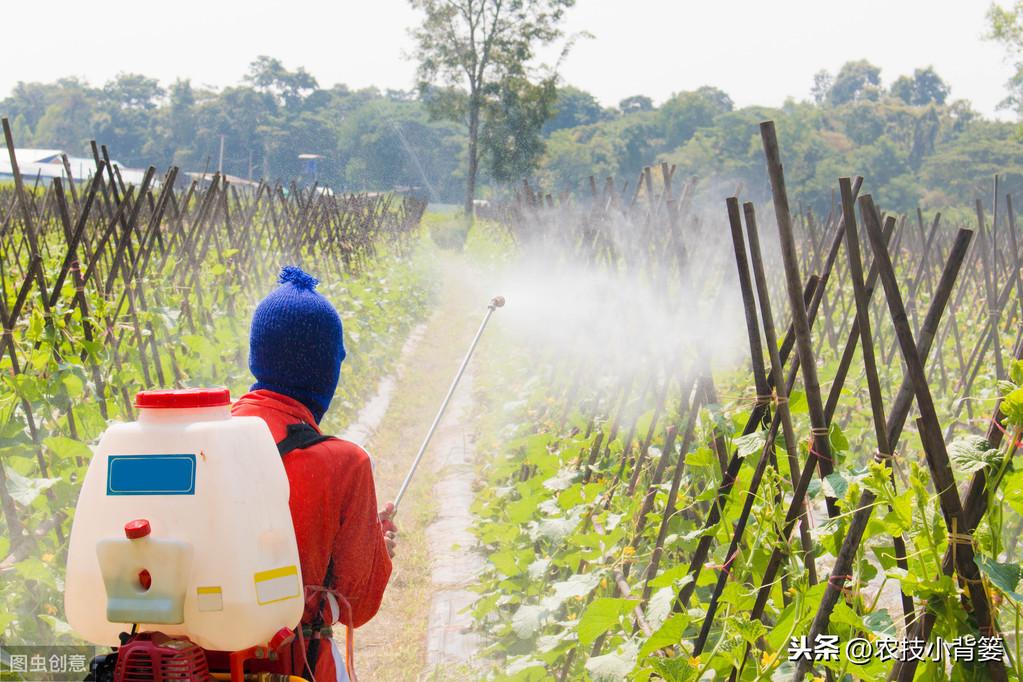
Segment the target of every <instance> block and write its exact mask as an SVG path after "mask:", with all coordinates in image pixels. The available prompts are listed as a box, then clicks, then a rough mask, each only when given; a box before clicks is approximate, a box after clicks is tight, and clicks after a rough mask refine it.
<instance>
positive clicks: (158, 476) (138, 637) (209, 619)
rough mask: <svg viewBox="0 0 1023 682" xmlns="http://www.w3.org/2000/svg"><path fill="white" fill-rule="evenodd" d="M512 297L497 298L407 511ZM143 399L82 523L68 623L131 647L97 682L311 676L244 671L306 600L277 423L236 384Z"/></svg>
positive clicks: (108, 662)
mask: <svg viewBox="0 0 1023 682" xmlns="http://www.w3.org/2000/svg"><path fill="white" fill-rule="evenodd" d="M503 305H504V298H503V297H501V296H496V297H495V298H493V299H492V300H491V301H490V305H489V306H488V310H487V314H486V316H485V317H484V318H483V322H482V324H480V327H479V330H478V331H477V332H476V336H475V337H474V338H473V340H472V344H471V345H470V346H469V350H468V352H467V353H466V355H465V358H464V359H463V360H462V364H461V366H460V367H459V368H458V373H457V374H456V375H455V379H454V381H453V382H452V383H451V387H450V388H449V389H448V393H447V395H446V396H445V398H444V402H443V403H441V406H440V410H439V411H438V412H437V416H436V417H435V418H434V420H433V424H432V425H431V426H430V429H429V431H428V432H427V434H426V438H425V439H424V440H423V443H422V445H421V446H420V448H419V452H418V453H416V457H415V460H414V461H413V462H412V466H411V468H410V469H409V472H408V475H407V476H406V477H405V481H404V482H403V483H402V485H401V489H400V490H399V491H398V494H397V496H396V497H395V500H394V506H395V509H397V506H398V504H399V503H400V502H401V499H402V497H404V495H405V491H406V490H407V489H408V486H409V483H410V482H411V480H412V477H413V475H414V474H415V471H416V469H417V468H418V466H419V463H420V461H421V460H422V458H423V454H424V453H425V452H426V448H427V446H428V445H429V443H430V439H431V438H432V437H433V434H434V432H435V431H436V430H437V426H438V424H439V423H440V420H441V417H442V416H443V415H444V411H445V410H446V409H447V406H448V403H449V402H450V401H451V397H452V395H453V394H454V392H455V388H456V387H457V386H458V382H459V380H461V378H462V375H463V374H464V373H465V368H466V366H467V365H468V363H469V360H470V358H471V357H472V354H473V352H474V351H475V350H476V345H477V344H478V343H479V340H480V337H481V336H482V334H483V330H484V329H485V328H486V326H487V323H488V322H489V321H490V317H491V315H493V313H494V311H495V310H496V309H498V308H500V307H502V306H503ZM135 406H136V408H138V415H139V416H138V420H137V421H134V422H129V423H123V424H113V425H111V426H110V427H109V428H108V429H107V431H106V432H105V433H104V434H103V436H102V438H101V439H100V441H99V444H98V445H97V446H96V452H95V454H94V455H93V458H92V460H91V461H90V463H89V468H88V470H87V472H86V475H85V479H84V480H83V482H82V490H81V493H80V495H79V499H78V505H77V507H76V508H77V510H78V512H77V513H76V514H75V518H74V521H73V524H72V527H71V536H70V542H69V547H68V562H67V575H66V580H65V595H64V603H65V612H66V614H67V620H68V623H69V624H70V625H71V627H72V629H73V630H74V631H75V632H76V633H77V634H78V635H79V636H81V637H82V638H84V639H86V640H88V641H90V642H93V643H94V644H99V645H107V646H112V647H117V649H116V651H115V652H114V653H111V654H106V655H103V656H98V657H97V658H96V659H94V660H93V661H92V665H91V666H90V667H91V670H90V674H89V677H88V678H87V680H94V681H95V682H211V681H212V680H230V681H231V682H246V681H247V680H254V679H259V680H260V681H261V682H262V681H264V680H265V681H266V682H288V681H289V680H290V681H293V682H301V679H302V678H299V677H294V676H291V677H289V676H287V675H277V674H268V673H259V674H258V675H251V674H247V673H245V671H244V666H245V663H246V661H251V660H254V659H255V660H260V659H262V660H274V659H276V658H277V656H278V654H279V653H280V652H282V651H284V649H285V648H286V647H288V646H289V645H290V644H291V642H292V641H293V639H294V638H295V630H294V628H295V625H296V624H297V623H298V622H299V621H300V620H301V617H302V612H303V609H304V605H305V600H304V597H303V593H304V588H303V585H302V572H301V569H300V567H299V556H298V546H297V543H296V539H295V529H294V525H293V523H292V520H291V512H290V509H289V506H288V496H289V494H290V491H289V483H288V478H287V475H286V473H285V471H284V467H283V465H282V463H281V451H280V449H279V447H278V444H277V443H275V442H274V439H273V436H272V435H271V434H270V429H269V428H268V427H267V425H266V422H264V421H263V420H262V419H260V418H258V417H238V416H233V415H232V414H231V400H230V394H229V393H228V391H227V389H185V390H170V391H142V392H141V393H139V394H138V395H137V396H136V401H135ZM140 626H144V628H145V630H144V631H140V629H141V628H140ZM157 629H158V631H157ZM128 630H130V632H129V631H128ZM204 650H208V651H220V652H229V664H230V673H226V672H225V673H218V672H211V671H210V669H209V666H208V662H207V655H206V652H205V651H204Z"/></svg>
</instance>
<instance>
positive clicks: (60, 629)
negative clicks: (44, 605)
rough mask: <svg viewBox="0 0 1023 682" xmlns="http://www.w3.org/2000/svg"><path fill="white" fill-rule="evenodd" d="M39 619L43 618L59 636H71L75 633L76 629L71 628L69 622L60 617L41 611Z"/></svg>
mask: <svg viewBox="0 0 1023 682" xmlns="http://www.w3.org/2000/svg"><path fill="white" fill-rule="evenodd" d="M39 620H41V621H43V622H45V623H46V624H47V625H49V626H50V630H52V631H53V634H55V635H58V636H61V637H70V636H72V635H74V634H75V632H74V630H72V629H71V626H70V625H68V624H67V623H65V622H64V621H62V620H61V619H60V618H57V617H55V616H50V615H48V614H45V613H41V614H39Z"/></svg>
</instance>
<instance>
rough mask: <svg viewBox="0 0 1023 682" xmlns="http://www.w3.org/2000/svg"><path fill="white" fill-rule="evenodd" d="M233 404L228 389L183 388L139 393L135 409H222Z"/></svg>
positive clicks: (136, 397)
mask: <svg viewBox="0 0 1023 682" xmlns="http://www.w3.org/2000/svg"><path fill="white" fill-rule="evenodd" d="M230 404H231V392H230V391H229V390H228V389H226V388H181V389H173V390H159V391H139V392H138V393H137V394H135V407H139V408H146V409H148V408H157V409H167V408H171V409H179V410H180V409H185V408H190V407H221V406H224V405H230Z"/></svg>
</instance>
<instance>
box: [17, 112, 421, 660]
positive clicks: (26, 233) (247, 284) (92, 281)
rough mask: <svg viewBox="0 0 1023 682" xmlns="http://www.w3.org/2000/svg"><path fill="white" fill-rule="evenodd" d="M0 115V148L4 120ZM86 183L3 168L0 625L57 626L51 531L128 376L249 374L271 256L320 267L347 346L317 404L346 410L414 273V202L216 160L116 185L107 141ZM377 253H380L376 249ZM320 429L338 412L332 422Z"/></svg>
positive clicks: (203, 378) (124, 406)
mask: <svg viewBox="0 0 1023 682" xmlns="http://www.w3.org/2000/svg"><path fill="white" fill-rule="evenodd" d="M3 123H4V132H5V134H6V138H7V144H8V147H13V141H12V140H11V135H10V128H9V127H8V124H7V121H6V119H5V120H4V121H3ZM94 151H95V153H96V172H95V173H94V174H93V175H92V177H91V180H90V181H89V182H88V183H83V184H79V185H77V186H76V185H75V184H72V183H67V182H62V181H61V180H60V179H56V180H54V181H53V182H52V184H50V185H44V184H42V183H38V182H37V183H35V184H28V183H30V182H31V179H28V178H25V179H24V180H22V179H21V178H18V182H17V184H16V185H14V186H8V187H4V188H2V189H0V234H2V236H0V287H2V296H0V324H2V325H3V341H2V344H3V350H2V354H3V358H2V360H0V370H2V371H0V377H2V378H0V380H2V382H3V389H2V390H0V423H2V425H3V426H2V431H0V461H2V466H0V505H2V517H3V523H4V531H5V532H4V533H3V534H2V535H0V555H2V557H3V559H2V560H0V575H2V579H0V580H2V582H0V631H3V632H4V634H5V637H4V640H5V641H6V642H8V643H14V644H17V643H38V642H62V641H70V638H71V637H72V635H71V632H70V629H69V628H68V626H67V624H66V623H65V622H64V621H63V620H62V614H63V590H62V585H63V570H64V561H65V557H66V550H67V535H68V532H69V530H70V526H71V519H72V514H73V512H74V505H75V501H76V500H77V498H78V488H79V486H80V483H81V479H82V476H83V475H84V473H85V468H86V466H87V465H88V462H89V458H90V457H91V455H92V452H91V450H90V449H89V445H88V444H89V443H91V442H93V441H94V440H95V439H96V438H98V436H99V435H100V434H101V433H102V432H103V430H104V429H105V428H106V425H107V422H108V421H109V420H120V421H125V420H132V419H134V418H135V417H134V414H135V412H134V408H133V401H134V396H135V393H136V392H137V391H138V390H141V389H143V388H147V387H154V386H164V387H171V386H208V385H226V386H228V387H230V388H231V389H232V392H233V393H234V395H236V396H237V395H241V394H242V393H244V392H245V390H247V388H248V385H249V383H251V380H250V379H249V378H248V372H247V371H246V365H245V357H246V353H247V348H248V318H249V315H250V311H251V309H252V307H253V306H254V305H255V303H256V302H257V301H258V300H259V298H260V297H261V296H262V295H264V294H265V293H266V291H268V290H269V288H270V287H271V286H272V285H273V282H274V279H275V277H276V274H277V269H278V268H279V263H296V264H300V265H305V266H306V267H309V268H316V269H322V270H324V271H326V270H327V269H328V268H329V269H330V270H332V271H335V272H341V273H345V281H344V283H343V285H340V284H339V278H337V277H332V278H331V281H330V282H327V283H325V286H324V287H323V290H324V291H325V292H327V295H329V296H331V297H332V298H333V299H334V300H335V301H337V302H338V304H339V307H341V308H342V309H343V310H344V311H346V319H345V324H346V331H347V333H348V337H349V339H350V340H351V341H355V340H358V341H359V342H360V343H359V351H358V352H357V353H353V354H352V357H351V360H350V361H349V363H346V365H345V376H344V379H343V380H342V387H341V389H340V394H339V396H338V398H337V399H336V401H335V403H336V404H339V405H341V408H340V410H338V409H337V408H335V412H336V414H334V415H333V419H334V420H337V423H339V424H340V423H344V421H345V420H347V419H348V418H350V417H351V416H352V415H353V414H354V413H355V411H356V409H357V408H358V407H359V406H360V405H361V403H362V401H363V400H365V399H366V398H367V393H368V392H369V391H370V390H371V389H372V388H373V386H374V385H375V382H376V380H377V379H378V378H379V377H380V376H382V375H383V374H384V373H386V372H387V371H388V370H389V369H390V368H391V366H392V364H393V355H394V352H395V350H396V347H398V346H400V344H401V342H402V341H403V340H404V336H405V334H406V333H407V331H408V329H409V328H410V327H411V326H412V324H413V323H414V322H415V321H416V320H417V319H419V317H420V316H421V315H422V313H423V309H424V305H425V303H426V294H427V292H428V287H427V286H425V284H424V282H423V273H422V271H421V268H419V267H417V266H415V265H414V264H413V263H412V261H411V260H410V258H409V252H410V250H411V247H412V244H413V240H414V233H415V230H416V228H417V226H418V223H419V220H420V218H421V216H422V213H423V210H424V208H425V204H423V203H422V202H419V201H416V200H413V199H407V198H405V199H403V198H399V197H395V196H390V195H379V196H368V195H345V196H333V195H327V194H323V193H319V192H315V191H310V190H305V191H302V190H299V189H297V188H295V187H282V186H275V185H268V184H261V185H259V186H258V187H257V188H254V189H252V188H245V189H241V190H240V189H238V188H236V187H233V186H231V185H229V184H227V183H225V182H224V181H223V179H222V178H221V176H218V175H214V176H210V177H208V178H205V179H204V181H200V180H198V179H196V180H193V181H191V182H189V183H186V184H185V185H184V188H183V189H182V188H179V186H178V185H177V184H176V180H177V178H176V175H177V169H175V168H172V169H170V170H169V171H168V172H167V173H166V174H165V175H164V176H163V177H158V176H157V175H156V172H155V169H154V168H150V169H149V170H148V172H147V174H146V176H145V178H144V181H143V183H142V184H141V185H140V186H138V187H135V186H127V187H126V186H125V185H124V184H122V183H121V182H120V177H119V174H118V172H117V169H116V167H115V166H112V165H111V164H110V162H109V157H108V156H107V153H106V149H105V148H94ZM384 261H386V268H384V267H382V262H384ZM334 428H337V426H336V425H335V426H334Z"/></svg>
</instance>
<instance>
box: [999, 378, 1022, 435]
mask: <svg viewBox="0 0 1023 682" xmlns="http://www.w3.org/2000/svg"><path fill="white" fill-rule="evenodd" d="M1001 409H1002V412H1003V413H1004V414H1005V418H1006V421H1008V423H1009V424H1011V425H1012V426H1023V386H1021V387H1020V388H1017V389H1016V390H1015V391H1013V392H1012V393H1010V394H1009V395H1007V396H1005V398H1003V399H1002V405H1001Z"/></svg>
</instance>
